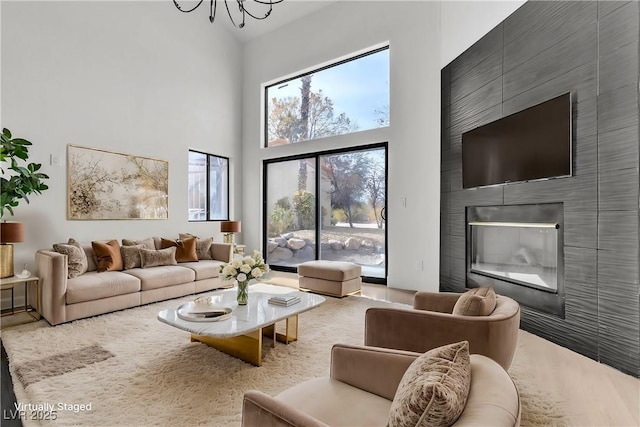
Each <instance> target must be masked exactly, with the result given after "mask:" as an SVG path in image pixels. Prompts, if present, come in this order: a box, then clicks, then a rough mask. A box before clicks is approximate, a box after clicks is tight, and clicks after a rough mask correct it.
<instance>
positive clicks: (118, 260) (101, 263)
mask: <svg viewBox="0 0 640 427" xmlns="http://www.w3.org/2000/svg"><path fill="white" fill-rule="evenodd" d="M91 246H92V247H93V253H94V254H95V256H96V264H97V265H98V268H97V270H98V272H99V273H100V272H103V271H119V270H122V267H123V265H122V254H120V244H119V243H118V241H117V240H109V241H108V242H91Z"/></svg>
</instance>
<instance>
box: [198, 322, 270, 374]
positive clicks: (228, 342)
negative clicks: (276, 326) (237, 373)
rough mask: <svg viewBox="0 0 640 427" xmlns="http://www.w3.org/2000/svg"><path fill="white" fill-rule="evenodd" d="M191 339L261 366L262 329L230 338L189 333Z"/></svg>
mask: <svg viewBox="0 0 640 427" xmlns="http://www.w3.org/2000/svg"><path fill="white" fill-rule="evenodd" d="M191 341H192V342H194V341H199V342H202V343H204V344H207V345H208V346H211V347H213V348H215V349H217V350H220V351H221V352H223V353H227V354H228V355H230V356H233V357H237V358H238V359H240V360H244V361H245V362H247V363H251V364H252V365H254V366H262V329H258V330H257V331H253V332H249V333H248V334H245V335H239V336H237V337H230V338H214V337H206V336H203V335H196V334H191Z"/></svg>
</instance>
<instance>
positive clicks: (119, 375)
mask: <svg viewBox="0 0 640 427" xmlns="http://www.w3.org/2000/svg"><path fill="white" fill-rule="evenodd" d="M190 299H192V298H181V299H176V300H171V301H165V302H161V303H156V304H151V305H147V306H144V307H138V308H134V309H129V310H124V311H119V312H116V313H111V314H107V315H103V316H97V317H93V318H90V319H84V320H79V321H75V322H72V323H69V324H64V325H59V326H56V327H51V326H49V325H48V324H47V323H46V322H45V321H40V322H37V323H32V324H26V325H20V326H15V327H12V328H8V329H4V330H2V342H3V345H4V346H5V348H6V351H7V354H8V357H9V363H10V371H11V375H12V379H13V381H14V387H15V393H16V396H17V399H18V401H19V403H21V404H30V405H31V407H32V408H34V407H35V408H42V409H47V408H49V407H53V408H55V410H56V418H57V419H56V420H55V421H42V420H36V419H30V417H29V416H28V415H29V414H28V413H27V417H26V419H24V420H23V423H24V425H25V426H33V425H54V424H55V425H56V426H58V425H85V426H86V425H91V426H99V425H109V426H115V425H126V426H146V425H166V426H174V425H180V426H191V425H210V426H239V425H240V421H241V408H242V396H243V393H244V392H245V391H246V390H250V389H256V390H261V391H264V392H265V393H268V394H271V395H275V394H277V393H279V392H281V391H282V390H285V389H287V388H288V387H290V386H292V385H294V384H297V383H299V382H301V381H304V380H306V379H309V378H313V377H320V376H328V375H329V362H330V350H331V346H332V345H333V344H334V343H347V344H362V342H363V332H364V326H363V325H364V313H365V311H366V310H367V308H369V307H381V306H398V307H401V306H402V305H400V304H389V303H386V302H382V301H376V300H372V299H368V298H363V297H357V296H350V297H346V298H343V299H335V298H330V297H328V298H327V301H326V302H325V303H324V304H322V305H321V306H320V307H318V308H316V309H313V310H311V311H309V312H306V313H303V314H301V315H300V317H299V340H298V341H297V342H294V343H291V344H289V345H284V344H280V343H278V344H277V345H276V347H275V348H272V347H271V346H270V344H271V342H270V341H269V340H265V346H264V355H263V366H262V367H259V368H258V367H254V366H252V365H249V364H247V363H244V362H242V361H240V360H238V359H235V358H233V357H231V356H228V355H226V354H223V353H221V352H219V351H217V350H215V349H213V348H210V347H208V346H206V345H204V344H200V343H191V342H190V341H189V335H188V334H187V333H186V332H184V331H180V330H178V329H176V328H172V327H170V326H168V325H166V324H163V323H161V322H159V321H158V320H156V314H157V313H158V311H160V310H162V309H165V308H169V307H177V306H178V305H179V304H181V303H183V302H186V301H188V300H190ZM404 307H406V306H404ZM527 363H529V361H528V360H526V355H525V354H523V353H522V352H517V353H516V360H515V361H514V364H513V366H512V368H511V370H510V373H511V375H512V376H513V378H514V379H515V381H516V383H517V385H518V387H519V390H520V392H521V394H522V425H524V426H543V425H563V424H565V423H564V421H563V415H562V412H561V411H560V410H559V408H558V407H557V405H555V404H552V403H551V402H554V401H557V400H556V399H557V397H556V396H551V395H549V394H548V393H545V392H544V390H543V389H541V388H539V389H537V388H536V387H533V388H532V387H531V386H529V385H528V381H527V375H526V366H527ZM46 404H49V405H51V406H46ZM38 405H40V406H38ZM36 418H38V417H36Z"/></svg>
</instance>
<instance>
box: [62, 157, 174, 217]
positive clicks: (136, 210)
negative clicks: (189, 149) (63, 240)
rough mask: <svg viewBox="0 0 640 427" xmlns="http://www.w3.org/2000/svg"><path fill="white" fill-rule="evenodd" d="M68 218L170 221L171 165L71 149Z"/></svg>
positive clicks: (68, 158)
mask: <svg viewBox="0 0 640 427" xmlns="http://www.w3.org/2000/svg"><path fill="white" fill-rule="evenodd" d="M67 201H68V207H67V218H68V219H70V220H104V219H167V218H168V217H169V162H167V161H164V160H157V159H151V158H148V157H139V156H132V155H128V154H121V153H114V152H111V151H105V150H100V149H95V148H88V147H80V146H76V145H68V146H67Z"/></svg>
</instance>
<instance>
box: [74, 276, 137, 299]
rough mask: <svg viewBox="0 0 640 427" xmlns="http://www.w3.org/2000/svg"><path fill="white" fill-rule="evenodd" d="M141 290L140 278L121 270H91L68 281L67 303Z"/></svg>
mask: <svg viewBox="0 0 640 427" xmlns="http://www.w3.org/2000/svg"><path fill="white" fill-rule="evenodd" d="M138 291H140V280H138V279H137V278H135V277H133V276H131V275H129V274H125V273H122V272H119V271H105V272H101V273H98V272H97V271H91V272H87V273H85V274H83V275H82V276H78V277H75V278H73V279H69V280H68V281H67V293H66V296H65V298H66V302H67V304H76V303H79V302H85V301H93V300H99V299H104V298H108V297H114V296H117V295H123V294H129V293H133V292H138Z"/></svg>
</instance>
